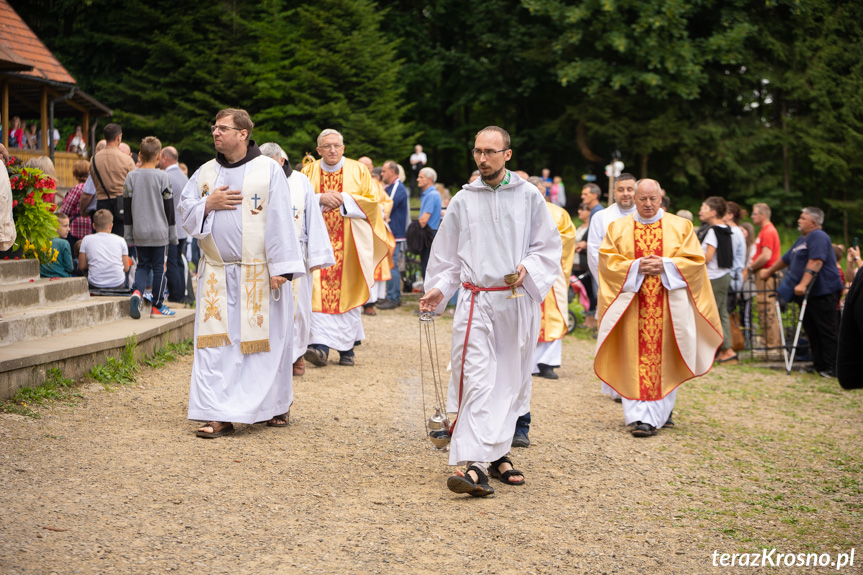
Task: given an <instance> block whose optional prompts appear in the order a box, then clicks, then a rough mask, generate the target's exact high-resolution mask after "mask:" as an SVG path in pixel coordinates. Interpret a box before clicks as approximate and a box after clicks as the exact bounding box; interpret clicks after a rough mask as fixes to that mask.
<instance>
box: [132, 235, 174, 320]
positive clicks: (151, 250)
mask: <svg viewBox="0 0 863 575" xmlns="http://www.w3.org/2000/svg"><path fill="white" fill-rule="evenodd" d="M166 248H167V246H158V247H155V246H136V249H137V251H138V268H137V269H136V270H135V283H134V284H132V291H135V290H138V291H139V292H141V293H144V291H145V290H146V289H147V280H148V279H149V277H150V272H152V273H153V307H155V308H159V307H162V300H163V299H164V292H165V288H163V287H162V276H163V275H164V271H165V249H166Z"/></svg>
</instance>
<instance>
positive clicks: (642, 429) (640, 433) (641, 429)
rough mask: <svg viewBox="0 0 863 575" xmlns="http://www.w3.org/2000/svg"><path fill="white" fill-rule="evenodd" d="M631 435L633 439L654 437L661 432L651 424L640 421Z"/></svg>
mask: <svg viewBox="0 0 863 575" xmlns="http://www.w3.org/2000/svg"><path fill="white" fill-rule="evenodd" d="M630 433H632V436H633V437H653V436H654V435H656V434H657V433H659V432H658V431H657V430H656V428H655V427H653V426H652V425H650V424H649V423H642V422H640V421H637V422H636V423H635V427H634V428H633V429H632V431H631V432H630Z"/></svg>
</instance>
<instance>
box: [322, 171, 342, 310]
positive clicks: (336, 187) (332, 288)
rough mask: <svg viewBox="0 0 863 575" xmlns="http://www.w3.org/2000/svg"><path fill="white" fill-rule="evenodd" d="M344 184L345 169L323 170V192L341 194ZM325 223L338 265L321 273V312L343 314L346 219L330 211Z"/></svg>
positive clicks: (325, 217) (336, 212)
mask: <svg viewBox="0 0 863 575" xmlns="http://www.w3.org/2000/svg"><path fill="white" fill-rule="evenodd" d="M343 184H344V168H342V169H341V170H339V171H337V172H325V171H324V170H323V169H321V191H324V192H338V193H341V192H342V186H343ZM324 223H325V224H327V232H328V233H329V235H330V243H331V244H332V246H333V255H334V256H335V260H336V263H335V265H333V266H330V267H328V268H324V269H322V270H320V272H319V273H320V278H321V312H323V313H341V309H340V308H339V303H340V301H341V294H342V272H343V268H344V265H345V218H344V216H342V214H341V213H340V212H339V210H330V211H328V212H324ZM316 273H318V272H316Z"/></svg>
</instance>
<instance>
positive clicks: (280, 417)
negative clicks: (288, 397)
mask: <svg viewBox="0 0 863 575" xmlns="http://www.w3.org/2000/svg"><path fill="white" fill-rule="evenodd" d="M290 417H291V412H290V411H289V412H287V413H285V414H283V415H274V416H273V417H272V419H270V420H269V421H268V422H267V427H287V426H288V424H289V423H290V421H289V418H290ZM274 421H276V422H281V423H273V422H274Z"/></svg>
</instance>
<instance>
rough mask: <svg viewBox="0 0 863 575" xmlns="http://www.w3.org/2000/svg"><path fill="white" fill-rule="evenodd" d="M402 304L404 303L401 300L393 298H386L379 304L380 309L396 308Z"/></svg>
mask: <svg viewBox="0 0 863 575" xmlns="http://www.w3.org/2000/svg"><path fill="white" fill-rule="evenodd" d="M400 305H402V304H401V302H394V301H392V300H389V299H385V300H383V301H382V302H381V303H379V304H378V309H395V308H397V307H399V306H400Z"/></svg>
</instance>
